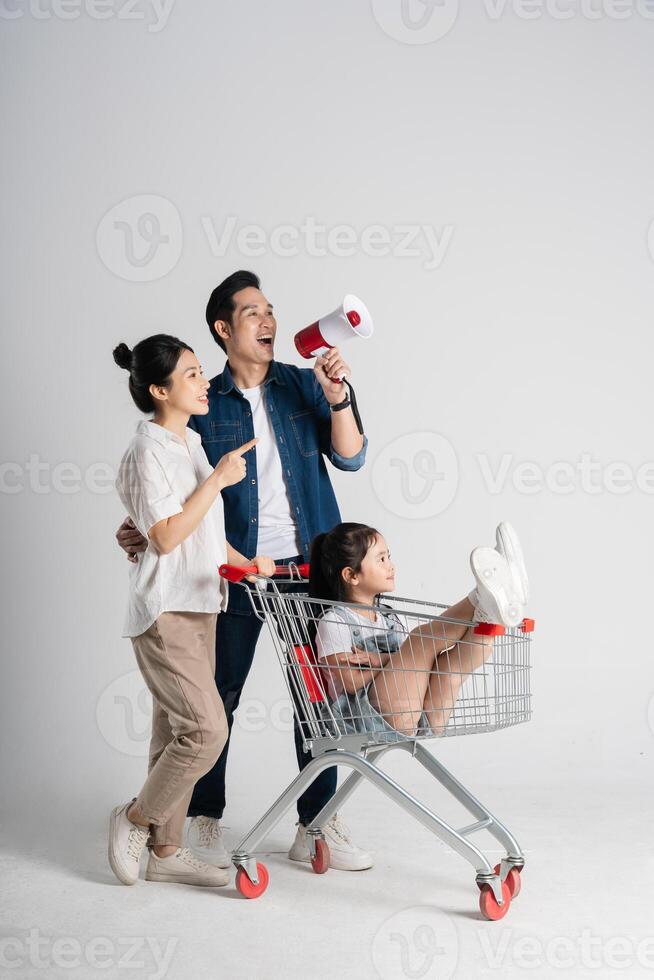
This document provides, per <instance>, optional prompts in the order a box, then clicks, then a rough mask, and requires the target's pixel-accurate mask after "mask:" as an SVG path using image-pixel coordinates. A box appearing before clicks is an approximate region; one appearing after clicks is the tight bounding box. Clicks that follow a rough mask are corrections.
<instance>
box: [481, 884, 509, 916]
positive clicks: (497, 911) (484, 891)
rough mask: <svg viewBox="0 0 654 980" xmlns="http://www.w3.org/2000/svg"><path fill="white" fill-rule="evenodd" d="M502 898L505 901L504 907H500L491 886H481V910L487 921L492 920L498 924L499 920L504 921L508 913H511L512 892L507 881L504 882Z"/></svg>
mask: <svg viewBox="0 0 654 980" xmlns="http://www.w3.org/2000/svg"><path fill="white" fill-rule="evenodd" d="M502 898H503V899H504V905H498V904H497V901H496V899H495V896H494V895H493V889H492V888H491V886H490V885H482V886H481V895H480V896H479V908H480V910H481V914H482V915H483V917H484V918H485V919H490V920H491V922H497V920H498V919H503V918H504V916H505V915H506V913H507V912H508V911H509V907H510V905H511V891H510V890H509V886H508V885H507V883H506V881H503V882H502Z"/></svg>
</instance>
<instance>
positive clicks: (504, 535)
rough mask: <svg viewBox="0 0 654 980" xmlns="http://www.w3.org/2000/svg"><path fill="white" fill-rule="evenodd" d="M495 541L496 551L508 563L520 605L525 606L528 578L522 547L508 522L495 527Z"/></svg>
mask: <svg viewBox="0 0 654 980" xmlns="http://www.w3.org/2000/svg"><path fill="white" fill-rule="evenodd" d="M495 540H496V542H497V547H496V551H498V552H499V553H500V555H503V556H504V557H505V558H506V560H507V562H508V563H509V568H510V569H511V574H512V576H513V584H514V587H515V591H516V595H517V597H518V599H519V601H520V602H521V603H522V605H523V606H526V605H527V603H528V602H529V578H528V577H527V566H526V565H525V559H524V555H523V553H522V545H521V544H520V538H519V537H518V535H517V532H516V529H515V528H514V527H513V526H512V525H511V524H509V523H508V521H502V523H501V524H498V526H497V531H496V532H495Z"/></svg>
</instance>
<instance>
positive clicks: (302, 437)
mask: <svg viewBox="0 0 654 980" xmlns="http://www.w3.org/2000/svg"><path fill="white" fill-rule="evenodd" d="M289 419H290V422H291V425H292V427H293V432H294V433H295V441H296V442H297V447H298V449H299V450H300V452H301V453H302V455H303V456H316V455H317V454H318V452H319V451H320V444H319V442H318V425H317V421H316V415H315V412H314V411H313V409H310V408H307V409H305V410H304V411H302V412H293V414H292V415H289Z"/></svg>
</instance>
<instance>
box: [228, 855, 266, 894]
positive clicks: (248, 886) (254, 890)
mask: <svg viewBox="0 0 654 980" xmlns="http://www.w3.org/2000/svg"><path fill="white" fill-rule="evenodd" d="M257 874H258V875H259V884H258V885H255V883H254V882H253V881H252V880H251V879H250V878H249V877H248V873H247V871H246V870H245V868H239V869H238V871H237V872H236V887H237V889H238V891H240V893H241V895H242V896H243V897H244V898H259V896H260V895H263V893H264V892H265V890H266V888H267V887H268V882H269V880H270V875H269V874H268V868H267V867H266V866H265V864H259V862H257Z"/></svg>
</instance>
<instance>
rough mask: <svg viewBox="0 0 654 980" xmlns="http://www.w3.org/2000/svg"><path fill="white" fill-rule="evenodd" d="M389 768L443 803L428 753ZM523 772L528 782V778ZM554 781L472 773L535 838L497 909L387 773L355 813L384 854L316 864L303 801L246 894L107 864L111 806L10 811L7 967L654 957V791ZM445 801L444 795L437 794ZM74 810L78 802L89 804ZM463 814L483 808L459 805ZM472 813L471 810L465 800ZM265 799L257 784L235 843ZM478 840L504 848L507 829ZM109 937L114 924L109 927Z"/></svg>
mask: <svg viewBox="0 0 654 980" xmlns="http://www.w3.org/2000/svg"><path fill="white" fill-rule="evenodd" d="M387 768H388V769H389V771H391V772H392V774H393V775H394V776H395V778H397V779H399V780H400V781H401V782H403V783H404V784H405V785H407V786H411V788H412V789H414V791H416V794H417V795H422V797H423V798H425V800H426V801H431V802H432V803H433V804H434V805H435V804H436V800H437V799H439V796H438V794H437V793H436V792H435V789H434V787H433V785H430V784H429V783H428V781H426V780H425V779H424V778H423V776H422V775H421V774H420V773H416V768H417V767H416V766H415V764H413V766H412V760H411V759H409V758H407V759H401V758H397V759H394V760H393V761H392V763H389V764H388V766H387ZM514 782H517V781H514ZM628 787H629V784H627V785H626V787H625V786H623V785H621V784H617V785H615V784H610V788H609V784H608V783H604V784H603V785H599V784H597V785H595V786H594V787H593V786H588V785H584V784H583V783H582V782H580V781H579V780H575V779H570V780H567V781H566V782H565V783H562V782H561V781H560V780H559V781H558V782H557V784H556V785H555V784H548V783H546V782H543V781H542V779H540V778H539V774H538V773H537V772H531V773H527V774H523V780H522V782H521V785H517V784H514V785H512V786H510V788H502V787H501V786H498V784H497V780H496V775H495V773H494V772H493V773H486V780H484V778H482V779H481V780H480V779H479V777H477V779H476V780H475V785H474V787H472V788H473V789H474V791H475V792H476V793H477V795H478V796H479V797H480V798H481V799H482V800H483V801H484V802H485V803H487V805H488V806H489V807H490V808H491V809H492V810H494V811H495V812H496V813H497V815H498V816H499V817H500V818H501V819H503V820H504V822H505V823H506V824H507V826H508V827H509V828H510V829H511V831H512V832H513V833H514V834H515V835H516V836H517V838H518V840H519V841H520V842H521V844H522V845H523V847H524V850H525V854H526V856H527V865H526V867H525V870H524V872H523V889H522V893H521V894H520V896H519V897H518V898H517V899H516V901H515V903H514V904H512V906H511V909H510V911H509V913H508V915H507V917H506V918H505V919H504V920H503V921H501V922H496V923H491V922H485V921H483V920H482V919H481V918H480V916H479V913H478V907H477V903H478V892H477V888H476V886H475V882H474V872H473V870H472V868H471V867H470V866H469V865H468V864H467V863H466V862H464V861H463V860H462V859H461V858H459V857H458V856H457V855H456V854H453V853H451V852H449V851H448V850H447V849H446V848H445V847H444V845H443V844H442V843H441V842H440V841H437V840H435V839H434V838H433V837H431V836H430V835H429V834H428V833H427V832H426V831H425V830H424V829H423V828H422V827H421V826H419V825H417V824H415V823H414V822H412V821H411V820H410V818H409V817H408V816H407V815H406V814H404V813H403V812H402V811H400V810H398V809H397V808H395V807H394V806H393V804H391V803H390V801H387V800H386V799H385V798H380V796H379V794H378V793H377V792H376V791H375V790H374V789H373V788H372V787H370V786H365V787H364V788H363V789H361V790H360V791H359V793H358V795H356V796H355V797H354V798H353V799H352V800H351V801H350V803H349V804H348V806H347V810H346V812H345V814H344V817H345V819H346V821H347V822H348V824H349V825H350V827H351V829H352V830H353V832H354V834H355V836H356V838H357V839H358V840H359V841H360V842H361V843H364V844H365V845H366V846H368V847H370V849H372V850H373V851H374V853H375V854H376V865H375V868H374V869H373V870H371V871H368V872H361V873H357V874H353V873H350V874H348V873H343V872H337V871H330V872H328V873H327V874H325V875H322V876H318V875H314V874H313V872H312V871H311V869H310V868H308V867H305V866H300V865H297V864H293V863H292V862H290V861H288V860H287V858H286V856H285V849H286V848H287V847H288V845H289V843H290V840H291V839H292V836H293V816H292V815H291V814H289V815H288V816H287V817H286V818H285V819H284V820H283V821H282V823H281V824H280V825H279V826H278V827H277V828H276V830H275V831H274V832H273V834H272V835H271V837H270V839H269V840H268V842H267V844H266V846H265V852H262V856H263V859H264V860H265V863H266V864H267V866H268V868H269V871H270V879H271V880H270V885H269V887H268V890H267V892H266V893H265V895H264V896H263V897H262V898H260V899H258V900H256V901H250V902H248V901H246V900H244V899H242V898H241V897H240V896H239V895H238V893H237V892H236V890H235V888H234V887H233V885H231V886H229V887H227V888H223V889H215V890H205V889H198V888H196V889H194V888H191V887H186V886H181V885H164V884H156V883H149V882H145V881H140V882H139V883H138V884H137V885H136V886H134V887H131V888H127V887H125V886H122V885H120V884H119V883H118V882H116V881H115V880H114V878H113V876H112V874H111V872H110V870H109V867H108V865H107V861H106V856H105V855H106V824H107V813H108V810H109V809H110V807H111V806H112V805H113V804H114V803H115V802H116V801H115V800H113V799H109V798H107V799H103V798H101V797H102V794H95V796H94V798H93V799H92V800H87V804H86V806H87V809H86V811H85V812H79V811H77V816H72V817H71V816H70V815H68V816H65V815H64V813H65V811H64V808H63V803H62V801H60V806H59V808H58V809H57V811H56V813H55V814H54V815H53V814H52V811H51V812H50V813H49V815H48V816H47V819H46V814H44V813H37V812H35V811H34V810H32V812H30V813H28V814H24V815H23V816H22V817H21V819H20V821H18V820H17V819H15V818H9V817H7V818H6V819H4V820H3V825H2V854H1V869H0V874H1V880H2V893H3V895H4V898H3V901H2V909H3V911H2V914H1V918H0V922H1V925H2V935H3V937H4V944H3V945H2V947H1V948H2V955H3V957H4V960H3V959H1V958H0V976H3V977H4V976H7V977H11V976H14V977H16V976H19V977H21V980H22V978H26V980H27V978H32V977H35V978H36V977H38V978H44V977H47V978H48V980H55V978H60V977H62V978H63V977H66V978H76V977H80V978H84V980H90V978H95V977H104V978H114V977H115V978H130V980H131V978H143V980H146V978H152V980H155V978H156V980H162V978H163V977H166V978H168V980H201V978H204V977H229V978H250V977H257V978H276V977H280V978H284V980H292V978H295V977H302V978H311V980H313V978H323V977H324V978H352V980H355V978H356V980H361V978H367V977H371V978H374V977H381V978H382V980H387V978H388V980H390V978H396V977H397V978H400V980H402V978H422V977H427V978H437V980H449V978H460V980H469V978H476V977H497V978H502V980H504V978H512V977H535V978H545V977H547V978H550V977H557V976H567V977H573V978H574V980H577V978H583V977H593V978H604V977H614V976H617V975H622V976H623V977H624V976H627V977H630V978H631V977H640V976H650V975H651V974H652V972H654V913H653V905H652V892H651V885H650V882H651V880H652V871H653V870H654V861H653V859H652V847H651V838H650V829H649V828H650V826H651V807H650V805H649V803H648V802H647V800H648V799H649V798H650V792H649V789H647V790H646V791H645V790H637V789H635V788H631V789H629V788H628ZM436 808H437V809H438V807H436ZM74 812H75V811H74ZM440 812H441V813H442V815H443V816H445V817H446V818H447V817H448V816H452V817H453V819H454V820H455V821H456V825H462V824H465V823H467V822H469V821H468V818H467V817H465V816H463V817H462V816H461V815H460V814H458V811H457V810H455V809H453V808H452V807H451V806H447V805H444V806H443V807H442V808H441V810H440ZM455 813H457V814H458V815H457V816H454V814H455ZM255 816H258V813H253V812H252V808H251V806H247V805H244V800H243V799H240V800H239V802H238V804H236V805H235V806H234V813H232V814H231V815H230V816H229V818H228V820H227V825H228V827H229V829H228V830H227V835H228V838H229V842H230V843H233V844H235V843H236V841H237V839H238V837H239V835H240V834H242V833H243V832H244V831H245V830H247V829H248V827H249V824H250V823H251V822H252V818H253V817H255ZM477 840H478V841H479V843H480V844H481V843H482V842H483V846H484V847H487V849H488V853H489V854H490V855H494V854H497V856H498V857H499V852H498V851H497V849H496V848H494V845H493V842H492V841H491V840H490V838H485V837H483V836H482V835H480V836H479V837H478V838H477ZM103 937H104V938H103Z"/></svg>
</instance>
